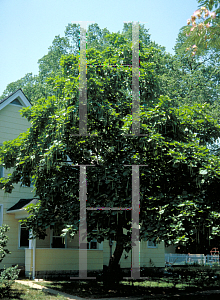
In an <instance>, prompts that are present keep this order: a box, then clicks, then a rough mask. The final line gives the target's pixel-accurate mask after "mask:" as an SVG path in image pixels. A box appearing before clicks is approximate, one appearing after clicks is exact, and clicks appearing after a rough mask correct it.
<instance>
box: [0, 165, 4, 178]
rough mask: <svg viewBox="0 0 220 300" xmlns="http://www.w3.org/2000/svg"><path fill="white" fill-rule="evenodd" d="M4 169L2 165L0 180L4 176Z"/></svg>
mask: <svg viewBox="0 0 220 300" xmlns="http://www.w3.org/2000/svg"><path fill="white" fill-rule="evenodd" d="M4 173H5V172H4V167H3V166H2V165H0V178H4V176H5V174H4Z"/></svg>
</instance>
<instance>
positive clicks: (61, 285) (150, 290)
mask: <svg viewBox="0 0 220 300" xmlns="http://www.w3.org/2000/svg"><path fill="white" fill-rule="evenodd" d="M38 284H41V285H44V286H46V287H49V288H52V289H56V290H59V291H61V292H66V293H68V294H72V295H75V296H79V297H84V298H87V299H95V298H107V297H108V298H111V297H126V296H127V297H128V296H130V297H131V296H133V297H134V296H136V297H143V299H154V300H155V299H167V298H170V299H173V297H174V295H179V296H175V297H174V298H175V299H181V300H183V299H186V298H187V300H190V299H194V300H195V299H207V295H204V294H198V295H195V293H196V292H197V291H200V292H201V289H199V287H195V286H194V287H192V286H191V287H189V285H188V284H177V285H176V287H174V284H173V283H172V282H167V281H166V280H164V279H162V278H161V279H160V280H159V281H150V280H149V281H142V282H133V283H132V282H128V281H122V282H120V284H119V286H118V287H117V288H105V287H104V285H103V283H102V282H101V281H96V280H88V281H73V280H72V281H43V282H38ZM212 288H214V287H212ZM217 288H218V287H217V286H216V287H215V289H217ZM186 293H187V295H186ZM181 294H182V295H181ZM183 294H184V295H183ZM211 299H212V300H217V299H218V300H219V299H220V294H212V295H211Z"/></svg>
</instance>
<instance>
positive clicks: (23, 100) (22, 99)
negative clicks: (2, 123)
mask: <svg viewBox="0 0 220 300" xmlns="http://www.w3.org/2000/svg"><path fill="white" fill-rule="evenodd" d="M9 104H11V105H17V106H23V107H27V106H31V103H30V101H29V100H28V99H27V97H26V96H25V94H24V93H23V92H22V90H21V89H19V90H17V91H15V92H14V93H12V94H10V95H9V96H7V97H6V98H4V99H2V100H0V111H1V110H2V109H3V108H4V107H6V106H7V105H9Z"/></svg>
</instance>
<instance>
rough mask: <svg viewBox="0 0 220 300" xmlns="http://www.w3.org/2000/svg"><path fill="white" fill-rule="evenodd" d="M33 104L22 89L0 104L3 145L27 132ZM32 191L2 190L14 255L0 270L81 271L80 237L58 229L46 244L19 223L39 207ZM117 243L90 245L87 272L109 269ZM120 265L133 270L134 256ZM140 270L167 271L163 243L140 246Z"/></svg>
mask: <svg viewBox="0 0 220 300" xmlns="http://www.w3.org/2000/svg"><path fill="white" fill-rule="evenodd" d="M30 105H31V104H30V102H29V101H28V99H27V98H26V96H25V95H24V93H23V92H22V90H21V89H19V90H17V91H16V92H14V93H13V94H11V95H10V96H8V97H7V98H5V99H3V100H0V144H2V143H3V141H7V140H11V139H14V138H16V137H17V136H18V135H19V134H20V133H22V132H24V131H26V130H27V128H28V127H30V124H29V123H28V121H27V120H26V119H25V118H22V117H21V115H20V112H19V110H20V109H21V108H22V107H27V106H30ZM8 172H9V170H4V168H3V167H2V166H1V167H0V177H3V176H6V175H7V173H8ZM37 201H38V200H37V199H35V198H34V196H33V192H32V187H26V186H21V184H16V185H15V189H14V190H13V192H12V193H11V194H6V193H4V191H3V190H0V225H2V224H8V225H9V227H10V231H9V232H8V236H9V242H8V249H9V250H10V251H11V254H10V255H8V256H6V258H5V259H4V260H3V262H2V263H1V264H0V269H1V268H3V267H4V266H5V267H9V266H12V265H16V264H18V265H19V266H23V267H24V268H25V274H26V276H30V275H31V274H32V277H33V278H34V277H35V276H38V277H39V276H40V277H42V276H44V275H45V274H50V273H51V274H57V273H64V274H65V273H68V274H71V272H73V271H76V270H78V269H79V235H78V234H77V235H76V236H75V237H74V239H71V238H70V237H69V236H66V237H65V238H63V237H61V236H60V233H61V228H57V227H56V226H54V227H51V228H47V231H46V233H47V236H46V238H45V239H44V240H41V239H36V240H30V239H29V235H30V233H29V232H28V231H27V229H26V228H25V227H24V226H23V225H21V224H20V223H19V220H21V219H22V218H25V217H27V211H26V210H25V207H26V206H27V205H28V204H30V203H33V204H36V203H37ZM114 247H115V243H114V242H113V245H111V244H109V241H107V240H105V241H104V242H102V243H101V244H99V243H97V241H95V240H93V241H91V242H89V243H88V250H87V269H88V270H102V269H103V265H108V262H109V258H110V253H113V251H114ZM120 265H121V267H122V268H130V267H131V253H129V254H127V253H126V252H125V253H123V255H122V258H121V261H120ZM140 266H146V267H152V266H156V267H164V266H165V247H164V243H161V244H158V245H155V244H154V243H152V242H151V241H148V242H141V243H140Z"/></svg>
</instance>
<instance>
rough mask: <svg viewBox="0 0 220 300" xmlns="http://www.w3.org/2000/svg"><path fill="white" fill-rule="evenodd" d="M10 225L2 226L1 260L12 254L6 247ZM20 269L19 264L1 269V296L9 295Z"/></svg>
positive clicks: (0, 237)
mask: <svg viewBox="0 0 220 300" xmlns="http://www.w3.org/2000/svg"><path fill="white" fill-rule="evenodd" d="M8 230H9V227H8V226H7V225H2V226H0V262H2V260H3V258H4V257H5V256H6V254H10V251H9V250H8V249H7V248H6V246H7V242H8V236H7V235H6V233H7V232H8ZM18 274H19V270H18V266H15V267H10V268H7V269H4V270H2V271H1V274H0V297H1V298H3V297H4V296H6V295H8V294H9V292H10V288H11V285H12V283H13V282H14V280H15V279H17V278H18Z"/></svg>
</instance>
